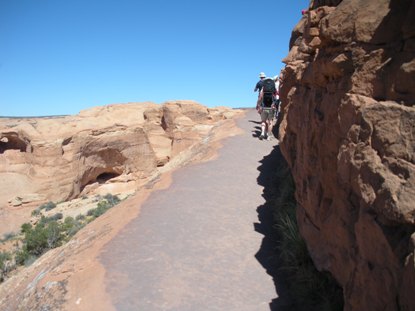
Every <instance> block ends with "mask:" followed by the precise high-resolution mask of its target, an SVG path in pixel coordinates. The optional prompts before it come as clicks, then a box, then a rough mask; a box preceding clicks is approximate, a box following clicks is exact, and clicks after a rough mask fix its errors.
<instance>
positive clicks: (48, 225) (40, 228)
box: [19, 217, 63, 264]
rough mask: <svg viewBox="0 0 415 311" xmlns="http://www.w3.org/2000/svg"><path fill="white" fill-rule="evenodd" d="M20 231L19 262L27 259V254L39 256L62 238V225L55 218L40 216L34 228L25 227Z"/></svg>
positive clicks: (56, 244)
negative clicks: (21, 248) (21, 246)
mask: <svg viewBox="0 0 415 311" xmlns="http://www.w3.org/2000/svg"><path fill="white" fill-rule="evenodd" d="M42 220H43V221H42ZM22 227H23V226H22ZM22 232H23V233H24V238H23V253H22V254H21V256H22V259H21V260H19V263H20V264H21V263H22V260H23V261H24V260H27V259H28V255H33V256H40V255H42V254H43V253H44V252H46V251H47V250H49V249H51V248H54V247H57V246H59V245H60V244H61V242H62V240H63V230H62V226H61V225H60V224H59V223H58V222H57V221H56V220H48V219H47V218H46V217H42V219H41V221H39V223H38V224H37V225H36V226H35V227H34V228H32V227H30V228H26V229H25V231H23V230H22ZM26 253H27V254H26Z"/></svg>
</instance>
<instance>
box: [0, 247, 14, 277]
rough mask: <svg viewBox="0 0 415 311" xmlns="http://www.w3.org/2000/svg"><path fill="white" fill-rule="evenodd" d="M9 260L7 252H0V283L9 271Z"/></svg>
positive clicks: (10, 257) (9, 255)
mask: <svg viewBox="0 0 415 311" xmlns="http://www.w3.org/2000/svg"><path fill="white" fill-rule="evenodd" d="M11 259H12V256H11V254H10V253H9V252H4V251H1V252H0V283H1V282H3V281H4V279H5V277H6V276H7V273H8V272H9V271H10V269H11Z"/></svg>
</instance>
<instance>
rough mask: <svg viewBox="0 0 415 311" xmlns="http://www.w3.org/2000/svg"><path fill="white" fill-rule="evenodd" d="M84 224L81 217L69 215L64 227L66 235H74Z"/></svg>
mask: <svg viewBox="0 0 415 311" xmlns="http://www.w3.org/2000/svg"><path fill="white" fill-rule="evenodd" d="M84 226H85V224H84V223H83V222H82V221H80V220H79V219H74V218H73V217H70V216H68V217H66V218H65V220H64V222H63V225H62V228H63V231H64V233H65V234H66V236H67V237H69V238H70V237H72V236H74V235H75V234H76V233H77V232H78V231H79V230H80V229H82V228H83V227H84Z"/></svg>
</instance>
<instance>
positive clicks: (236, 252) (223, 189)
mask: <svg viewBox="0 0 415 311" xmlns="http://www.w3.org/2000/svg"><path fill="white" fill-rule="evenodd" d="M258 120H259V116H258V114H257V113H256V112H255V111H254V110H249V111H247V113H246V115H245V116H244V117H242V118H241V119H239V120H238V126H240V127H241V128H242V129H243V131H244V132H243V134H240V135H237V136H235V137H232V138H228V139H226V140H225V141H224V142H223V145H224V146H223V147H222V148H221V149H220V150H219V154H218V157H217V158H216V159H214V160H212V161H210V162H205V163H199V164H194V165H191V166H188V167H185V168H181V169H179V170H178V171H176V172H175V173H174V174H173V181H172V184H171V186H170V187H169V188H168V189H165V190H159V191H155V192H153V193H152V194H151V195H150V197H149V199H148V200H147V201H146V202H145V203H144V205H143V206H142V207H141V213H140V215H139V217H137V218H136V219H134V220H133V221H132V222H130V223H129V224H128V225H127V226H126V227H125V229H123V230H122V231H121V233H120V234H119V235H118V236H117V237H116V238H115V239H113V240H112V241H111V242H110V243H109V244H108V245H106V247H105V248H104V251H103V253H102V254H101V257H100V261H101V262H102V263H103V265H104V267H105V269H106V271H107V274H106V280H107V281H106V282H107V283H106V288H107V291H108V293H109V295H110V296H111V299H112V301H113V303H114V306H115V309H116V310H125V311H127V310H140V311H146V310H177V311H179V310H180V311H198V310H203V311H205V310H221V311H223V310H226V311H232V310H235V311H236V310H238V311H243V310H247V311H248V310H249V311H261V310H270V306H269V304H270V302H271V300H272V299H274V298H275V297H276V296H277V293H276V290H275V286H274V283H273V280H272V278H271V276H269V275H268V274H267V272H266V271H265V269H264V268H263V267H262V265H261V264H260V263H259V262H258V260H257V259H256V255H257V253H258V251H259V249H260V247H261V243H262V239H263V236H262V235H261V234H260V233H258V232H257V231H255V226H254V224H255V223H258V213H257V208H258V207H259V206H261V205H263V204H264V199H263V197H262V192H263V187H262V186H261V185H259V184H258V181H257V178H258V176H259V174H260V172H259V170H258V168H259V167H260V166H261V163H260V161H261V160H262V159H263V157H264V156H266V155H268V154H269V153H270V152H271V151H272V149H273V146H274V145H275V144H276V143H277V142H276V141H275V140H274V141H270V142H269V141H260V140H259V139H258V138H256V137H254V136H253V135H254V133H255V131H257V128H258V126H259V125H258V124H257V122H258Z"/></svg>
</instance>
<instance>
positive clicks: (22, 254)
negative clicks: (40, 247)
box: [14, 248, 30, 266]
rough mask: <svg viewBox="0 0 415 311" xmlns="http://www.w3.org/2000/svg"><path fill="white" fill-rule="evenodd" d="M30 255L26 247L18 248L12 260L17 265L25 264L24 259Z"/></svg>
mask: <svg viewBox="0 0 415 311" xmlns="http://www.w3.org/2000/svg"><path fill="white" fill-rule="evenodd" d="M29 257H30V254H29V252H28V251H27V250H26V249H23V248H22V249H19V250H18V251H17V252H16V253H15V255H14V260H15V262H16V264H17V265H19V266H22V265H24V264H25V262H26V260H27V259H28V258H29Z"/></svg>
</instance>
